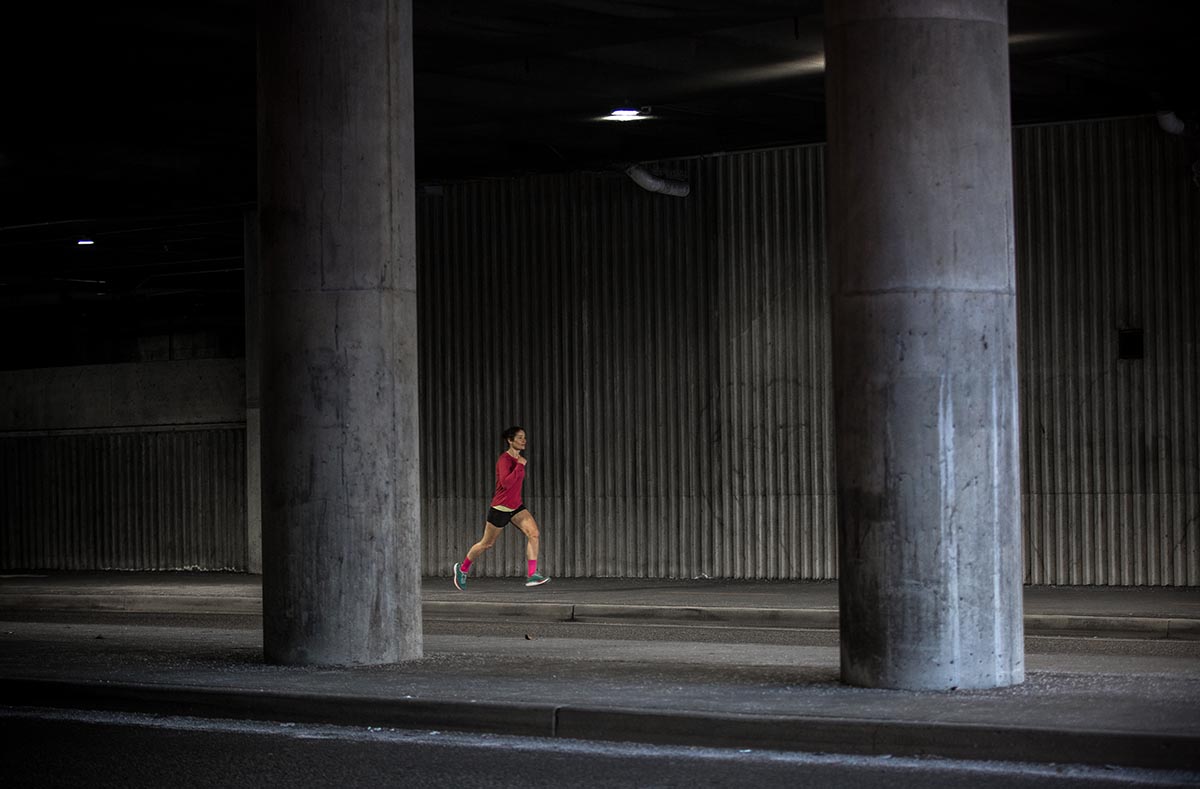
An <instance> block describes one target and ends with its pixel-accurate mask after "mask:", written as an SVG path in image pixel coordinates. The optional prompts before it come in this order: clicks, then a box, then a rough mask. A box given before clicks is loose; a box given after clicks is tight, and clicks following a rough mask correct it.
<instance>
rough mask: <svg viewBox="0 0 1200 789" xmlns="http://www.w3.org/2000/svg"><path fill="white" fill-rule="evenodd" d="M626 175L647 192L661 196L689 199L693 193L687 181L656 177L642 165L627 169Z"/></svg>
mask: <svg viewBox="0 0 1200 789" xmlns="http://www.w3.org/2000/svg"><path fill="white" fill-rule="evenodd" d="M625 174H626V175H628V176H629V177H630V178H632V179H633V182H634V183H635V184H637V185H638V186H640V187H642V188H643V189H645V190H646V191H647V192H657V193H659V194H664V195H670V196H671V197H687V196H688V193H689V192H691V191H692V188H691V187H690V186H688V183H687V181H675V180H672V179H670V178H663V177H662V176H658V175H654V174H653V173H651V172H650V171H649V170H647V169H646V168H645V167H642V166H641V165H640V164H635V165H632V166H630V167H627V168H625Z"/></svg>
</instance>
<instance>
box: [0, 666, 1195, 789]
mask: <svg viewBox="0 0 1200 789" xmlns="http://www.w3.org/2000/svg"><path fill="white" fill-rule="evenodd" d="M0 697H3V698H4V699H5V703H6V704H8V705H12V706H21V707H52V708H63V709H87V710H106V711H115V712H141V713H151V714H170V715H190V716H197V717H206V718H226V719H238V720H260V721H282V722H303V723H325V724H334V725H349V726H357V727H362V726H388V727H396V728H406V729H437V730H455V731H469V732H481V733H483V732H487V733H493V734H511V735H518V736H536V737H562V738H567V739H586V740H609V741H622V742H639V743H652V744H671V745H696V746H707V747H717V748H757V749H769V750H784V751H800V752H808V753H841V754H853V755H876V756H880V755H892V756H933V757H941V758H947V759H986V760H1001V761H1005V760H1012V761H1021V762H1040V763H1056V764H1091V765H1119V766H1125V767H1147V768H1157V769H1181V770H1196V769H1200V736H1188V735H1173V734H1164V733H1162V732H1131V731H1099V730H1060V729H1044V728H1032V727H1020V726H1000V727H997V726H995V725H992V724H977V723H941V722H930V721H894V720H878V719H847V718H821V717H811V716H809V717H805V716H795V717H791V716H768V715H762V716H759V715H724V714H719V713H709V712H697V711H664V710H645V709H624V708H604V707H596V706H573V705H553V704H536V703H535V704H529V703H525V704H519V703H514V704H498V703H493V702H463V701H440V700H436V699H393V698H374V697H365V696H349V695H323V694H312V693H298V692H278V691H264V690H242V689H218V688H203V687H191V686H173V685H141V684H113V683H107V682H105V683H101V682H87V681H69V680H40V679H16V678H4V679H0ZM1010 756H1011V757H1014V758H1012V759H1009V758H1008V757H1010Z"/></svg>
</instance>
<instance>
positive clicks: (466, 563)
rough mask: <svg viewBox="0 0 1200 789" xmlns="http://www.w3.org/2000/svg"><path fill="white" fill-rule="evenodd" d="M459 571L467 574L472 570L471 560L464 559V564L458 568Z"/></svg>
mask: <svg viewBox="0 0 1200 789" xmlns="http://www.w3.org/2000/svg"><path fill="white" fill-rule="evenodd" d="M458 569H460V570H462V571H463V572H464V573H465V572H467V571H468V570H470V569H471V560H470V559H463V560H462V564H460V565H459V566H458Z"/></svg>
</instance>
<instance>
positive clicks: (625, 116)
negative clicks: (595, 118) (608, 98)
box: [601, 107, 652, 121]
mask: <svg viewBox="0 0 1200 789" xmlns="http://www.w3.org/2000/svg"><path fill="white" fill-rule="evenodd" d="M650 117H652V116H651V115H650V108H649V107H642V108H641V109H638V108H637V107H617V108H616V109H614V110H613V111H612V112H610V113H609V114H607V115H605V116H603V117H602V118H601V120H605V121H644V120H647V119H649V118H650Z"/></svg>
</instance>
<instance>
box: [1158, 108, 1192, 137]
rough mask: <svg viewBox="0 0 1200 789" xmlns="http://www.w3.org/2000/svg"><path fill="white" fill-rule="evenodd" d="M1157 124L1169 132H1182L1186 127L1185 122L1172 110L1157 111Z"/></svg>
mask: <svg viewBox="0 0 1200 789" xmlns="http://www.w3.org/2000/svg"><path fill="white" fill-rule="evenodd" d="M1158 125H1159V126H1160V127H1161V128H1162V130H1163V131H1165V132H1167V133H1169V134H1183V132H1184V130H1185V129H1186V128H1187V124H1185V123H1184V122H1183V121H1182V120H1180V119H1179V116H1178V115H1176V114H1175V113H1174V112H1160V113H1158Z"/></svg>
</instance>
